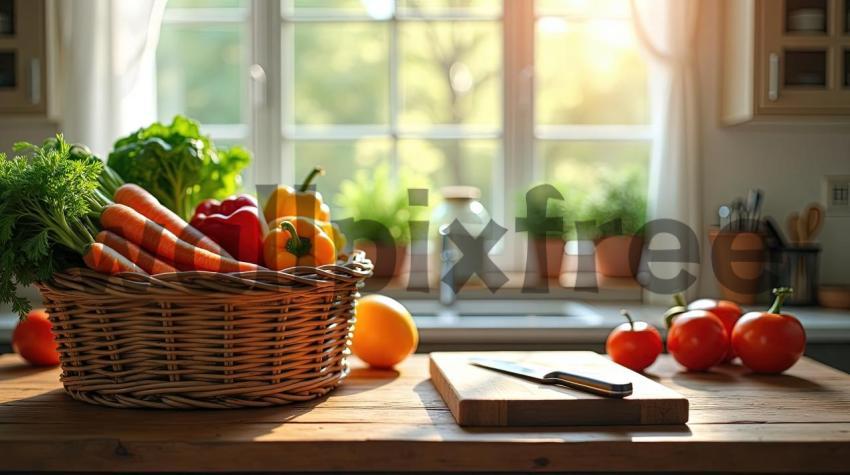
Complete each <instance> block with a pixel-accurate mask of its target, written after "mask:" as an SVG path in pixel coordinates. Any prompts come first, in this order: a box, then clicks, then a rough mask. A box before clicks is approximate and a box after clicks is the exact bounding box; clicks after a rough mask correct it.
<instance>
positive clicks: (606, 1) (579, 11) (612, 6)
mask: <svg viewBox="0 0 850 475" xmlns="http://www.w3.org/2000/svg"><path fill="white" fill-rule="evenodd" d="M535 5H536V7H537V13H538V14H540V15H566V16H579V17H588V16H595V17H599V16H607V17H628V16H629V15H631V6H630V5H629V0H536V3H535Z"/></svg>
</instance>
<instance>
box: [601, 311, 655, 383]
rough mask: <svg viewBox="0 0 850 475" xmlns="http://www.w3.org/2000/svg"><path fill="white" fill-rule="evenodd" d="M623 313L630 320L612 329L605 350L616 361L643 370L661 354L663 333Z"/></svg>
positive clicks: (630, 367)
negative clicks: (634, 320)
mask: <svg viewBox="0 0 850 475" xmlns="http://www.w3.org/2000/svg"><path fill="white" fill-rule="evenodd" d="M623 315H624V316H625V317H626V318H628V319H629V321H628V323H623V324H621V325H620V326H618V327H617V328H615V329H614V330H613V331H611V334H610V335H608V340H607V341H606V342H605V352H606V353H608V355H609V356H610V357H611V359H612V360H614V361H615V362H616V363H619V364H621V365H623V366H625V367H626V368H629V369H630V370H632V371H643V370H644V369H646V368H647V367H648V366H649V365H651V364H652V363H654V362H655V359H656V358H658V355H660V354H661V350H662V349H663V345H662V344H661V334H660V333H658V330H656V329H655V327H653V326H652V325H650V324H648V323H646V322H633V321H632V318H631V317H630V316H629V315H628V313H627V312H623Z"/></svg>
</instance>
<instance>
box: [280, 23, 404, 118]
mask: <svg viewBox="0 0 850 475" xmlns="http://www.w3.org/2000/svg"><path fill="white" fill-rule="evenodd" d="M292 28H293V29H294V40H293V45H292V46H293V47H294V65H293V66H294V70H292V71H286V66H284V69H285V70H284V78H291V77H292V75H294V77H295V79H294V92H293V93H294V97H293V99H292V103H293V106H294V118H295V123H296V124H298V125H329V124H360V125H362V124H385V123H387V121H388V117H389V100H388V96H389V69H388V68H389V66H388V63H387V58H388V51H389V46H388V45H389V41H388V26H387V25H386V24H383V23H321V24H320V23H299V24H295V25H293V26H292ZM283 41H284V42H286V38H285V37H284V40H283ZM283 46H284V47H287V45H286V44H284V45H283ZM284 80H285V81H289V80H290V79H284Z"/></svg>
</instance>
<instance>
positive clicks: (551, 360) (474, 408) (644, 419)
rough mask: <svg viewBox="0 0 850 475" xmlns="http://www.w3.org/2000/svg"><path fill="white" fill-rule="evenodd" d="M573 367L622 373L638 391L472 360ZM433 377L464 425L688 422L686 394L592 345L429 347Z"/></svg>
mask: <svg viewBox="0 0 850 475" xmlns="http://www.w3.org/2000/svg"><path fill="white" fill-rule="evenodd" d="M476 356H478V357H485V358H496V359H504V360H511V361H517V362H527V363H536V364H540V365H545V366H549V367H552V368H553V369H554V368H557V369H562V370H564V371H569V370H570V369H571V368H572V369H575V370H576V371H580V372H582V373H588V374H592V375H598V376H600V377H601V378H603V379H604V378H606V377H609V376H610V377H613V378H614V379H617V378H616V376H618V375H621V376H624V377H625V378H626V379H628V380H629V381H631V382H632V386H633V387H634V392H633V394H632V395H631V396H628V397H626V398H624V399H612V398H606V397H602V396H595V395H593V394H588V393H584V392H581V391H576V390H574V389H570V388H566V387H562V386H553V385H545V384H539V383H536V382H534V381H528V380H525V379H521V378H517V377H514V376H511V375H508V374H503V373H499V372H496V371H493V370H489V369H485V368H480V367H478V366H473V365H471V364H469V362H468V360H469V358H471V357H476ZM430 371H431V381H432V383H433V384H434V386H435V387H436V388H437V391H439V393H440V395H441V396H442V397H443V400H444V401H445V402H446V405H448V406H449V409H450V410H451V411H452V414H453V415H454V417H455V420H456V421H457V423H458V424H460V425H462V426H575V425H643V424H647V425H651V424H684V423H685V422H687V421H688V400H687V399H685V398H684V397H683V396H682V395H680V394H678V393H677V392H675V391H673V390H671V389H668V388H666V387H664V386H662V385H661V384H658V383H656V382H655V381H653V380H651V379H649V378H647V377H645V376H642V375H640V374H638V373H635V372H633V371H631V370H629V369H627V368H624V367H623V366H620V365H618V364H616V363H614V362H613V361H611V360H609V359H608V358H605V357H604V356H602V355H599V354H597V353H593V352H591V351H535V352H469V353H458V352H447V353H431V363H430Z"/></svg>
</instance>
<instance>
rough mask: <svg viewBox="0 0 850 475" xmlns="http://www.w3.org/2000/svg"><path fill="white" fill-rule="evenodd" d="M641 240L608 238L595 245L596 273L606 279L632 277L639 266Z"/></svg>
mask: <svg viewBox="0 0 850 475" xmlns="http://www.w3.org/2000/svg"><path fill="white" fill-rule="evenodd" d="M642 248H643V238H642V237H640V236H628V235H626V236H609V237H605V238H602V239H600V240H599V241H597V243H596V272H598V273H600V274H602V275H604V276H606V277H634V276H635V273H637V269H638V265H639V264H640V254H641V250H642Z"/></svg>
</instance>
